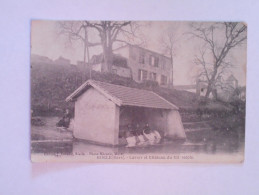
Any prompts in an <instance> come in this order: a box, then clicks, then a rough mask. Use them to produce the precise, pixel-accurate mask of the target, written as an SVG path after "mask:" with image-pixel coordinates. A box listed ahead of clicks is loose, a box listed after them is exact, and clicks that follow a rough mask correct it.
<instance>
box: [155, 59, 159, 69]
mask: <svg viewBox="0 0 259 195" xmlns="http://www.w3.org/2000/svg"><path fill="white" fill-rule="evenodd" d="M158 63H159V57H155V65H154V66H155V67H158Z"/></svg>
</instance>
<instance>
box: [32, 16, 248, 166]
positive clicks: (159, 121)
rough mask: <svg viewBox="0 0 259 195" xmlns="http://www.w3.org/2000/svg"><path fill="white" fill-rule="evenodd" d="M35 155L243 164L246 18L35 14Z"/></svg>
mask: <svg viewBox="0 0 259 195" xmlns="http://www.w3.org/2000/svg"><path fill="white" fill-rule="evenodd" d="M30 60H31V61H30V67H31V160H32V162H58V161H60V162H88V163H186V162H187V163H188V162H190V163H242V162H243V161H244V148H245V113H246V63H247V25H246V24H245V23H243V22H179V21H88V20H85V21H48V20H33V21H32V22H31V59H30Z"/></svg>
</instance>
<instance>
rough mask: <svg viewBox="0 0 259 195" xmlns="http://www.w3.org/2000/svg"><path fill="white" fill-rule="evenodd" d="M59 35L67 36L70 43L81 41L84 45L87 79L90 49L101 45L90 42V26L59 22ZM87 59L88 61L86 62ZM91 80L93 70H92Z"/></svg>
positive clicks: (84, 70)
mask: <svg viewBox="0 0 259 195" xmlns="http://www.w3.org/2000/svg"><path fill="white" fill-rule="evenodd" d="M58 25H59V29H60V31H59V34H62V35H65V36H67V38H68V40H69V42H70V43H72V42H74V41H81V42H82V43H83V47H84V50H83V52H84V53H83V72H82V73H83V80H85V79H86V63H87V64H89V60H90V59H89V58H90V53H89V48H90V47H93V46H97V45H100V43H92V42H89V40H88V26H87V24H86V22H85V21H63V22H59V23H58ZM86 57H87V61H86ZM90 78H91V68H90Z"/></svg>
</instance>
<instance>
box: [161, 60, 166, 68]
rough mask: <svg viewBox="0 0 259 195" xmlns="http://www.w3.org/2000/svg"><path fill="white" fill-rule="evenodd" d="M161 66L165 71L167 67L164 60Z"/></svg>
mask: <svg viewBox="0 0 259 195" xmlns="http://www.w3.org/2000/svg"><path fill="white" fill-rule="evenodd" d="M161 65H162V66H161V67H162V69H163V70H165V69H166V68H165V67H166V66H165V60H164V59H163V60H162V62H161Z"/></svg>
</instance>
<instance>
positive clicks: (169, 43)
mask: <svg viewBox="0 0 259 195" xmlns="http://www.w3.org/2000/svg"><path fill="white" fill-rule="evenodd" d="M175 43H176V38H175V35H174V33H173V31H172V30H171V29H168V30H167V31H166V32H165V35H164V36H163V37H162V40H161V46H162V50H164V52H163V53H164V54H165V55H168V56H169V57H170V63H171V66H172V70H173V73H174V55H175ZM173 73H172V81H171V85H172V86H173V85H174V83H173V82H174V77H173Z"/></svg>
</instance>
